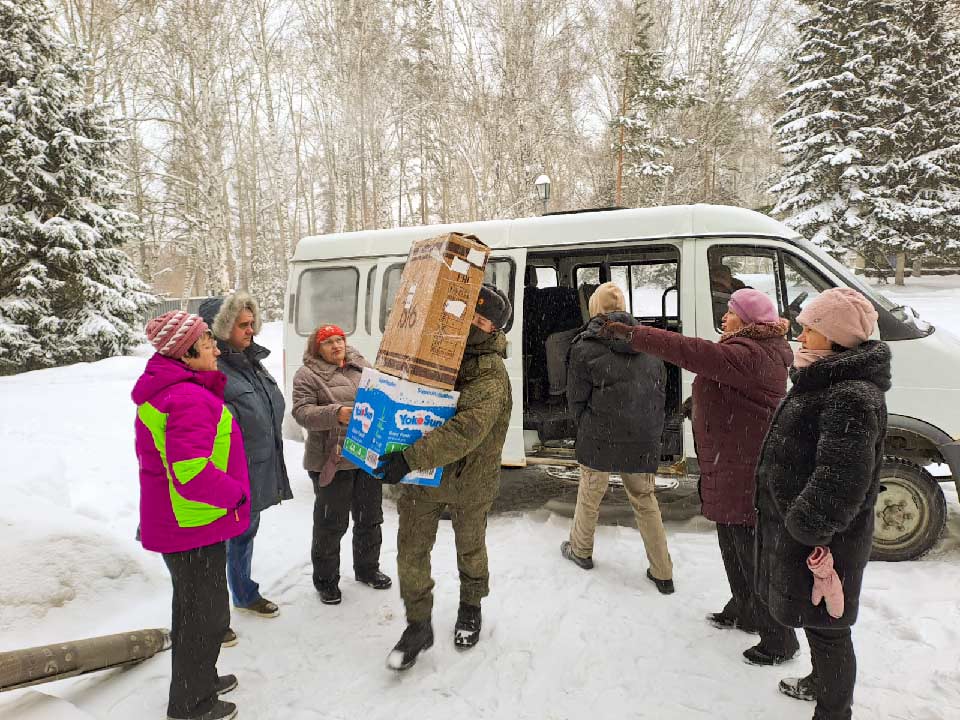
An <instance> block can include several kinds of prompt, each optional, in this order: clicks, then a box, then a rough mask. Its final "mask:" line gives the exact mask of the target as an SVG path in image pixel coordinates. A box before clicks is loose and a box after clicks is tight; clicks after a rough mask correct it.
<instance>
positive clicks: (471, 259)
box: [467, 248, 487, 268]
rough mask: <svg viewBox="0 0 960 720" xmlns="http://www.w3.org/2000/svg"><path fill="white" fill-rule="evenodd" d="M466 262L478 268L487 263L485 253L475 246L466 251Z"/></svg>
mask: <svg viewBox="0 0 960 720" xmlns="http://www.w3.org/2000/svg"><path fill="white" fill-rule="evenodd" d="M467 262H468V263H470V264H471V265H476V266H477V267H478V268H482V267H483V266H484V265H486V264H487V254H486V253H485V252H481V251H480V250H477V249H476V248H472V249H471V250H470V252H468V253H467Z"/></svg>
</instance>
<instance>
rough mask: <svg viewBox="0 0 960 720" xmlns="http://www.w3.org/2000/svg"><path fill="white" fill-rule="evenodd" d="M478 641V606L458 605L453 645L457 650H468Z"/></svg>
mask: <svg viewBox="0 0 960 720" xmlns="http://www.w3.org/2000/svg"><path fill="white" fill-rule="evenodd" d="M479 640H480V606H479V605H468V604H467V603H460V610H458V611H457V624H456V625H455V626H454V628H453V644H454V645H455V646H456V648H457V649H458V650H468V649H469V648H472V647H473V646H474V645H476V644H477V642H479Z"/></svg>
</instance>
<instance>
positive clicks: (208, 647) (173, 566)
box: [163, 542, 230, 718]
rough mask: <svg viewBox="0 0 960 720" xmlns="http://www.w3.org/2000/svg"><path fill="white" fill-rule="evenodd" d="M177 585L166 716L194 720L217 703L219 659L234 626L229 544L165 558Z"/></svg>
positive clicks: (171, 634) (174, 588)
mask: <svg viewBox="0 0 960 720" xmlns="http://www.w3.org/2000/svg"><path fill="white" fill-rule="evenodd" d="M163 560H164V562H165V563H166V564H167V569H168V570H169V571H170V579H171V581H172V582H173V619H172V622H171V624H170V639H171V641H172V645H173V653H172V654H173V671H172V673H171V677H170V699H169V701H168V703H167V715H169V716H170V717H175V718H191V717H196V716H198V715H202V714H203V713H205V712H207V711H208V710H210V708H212V707H213V705H214V703H216V701H217V692H216V685H217V658H218V657H219V656H220V643H221V642H222V641H223V634H224V633H225V632H226V630H227V628H228V627H229V626H230V600H229V597H228V594H227V548H226V543H222V542H219V543H216V544H215V545H207V546H206V547H201V548H195V549H193V550H186V551H184V552H178V553H167V554H165V555H164V556H163Z"/></svg>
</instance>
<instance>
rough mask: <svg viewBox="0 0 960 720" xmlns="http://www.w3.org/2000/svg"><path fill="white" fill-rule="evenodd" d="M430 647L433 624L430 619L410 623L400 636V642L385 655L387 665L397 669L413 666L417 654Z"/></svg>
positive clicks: (431, 645) (431, 644)
mask: <svg viewBox="0 0 960 720" xmlns="http://www.w3.org/2000/svg"><path fill="white" fill-rule="evenodd" d="M430 647H433V625H431V624H430V621H429V620H425V621H424V622H416V623H410V624H409V625H407V629H406V630H404V631H403V635H401V636H400V642H398V643H397V644H396V645H395V646H394V648H393V650H391V651H390V654H389V655H387V667H388V668H390V669H391V670H397V671H399V670H406V669H407V668H409V667H413V665H414V663H416V662H417V655H419V654H420V653H422V652H423V651H424V650H426V649H428V648H430Z"/></svg>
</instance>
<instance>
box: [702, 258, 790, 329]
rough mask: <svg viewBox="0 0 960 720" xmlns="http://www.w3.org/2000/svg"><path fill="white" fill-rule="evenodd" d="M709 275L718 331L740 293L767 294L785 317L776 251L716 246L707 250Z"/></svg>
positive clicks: (715, 324)
mask: <svg viewBox="0 0 960 720" xmlns="http://www.w3.org/2000/svg"><path fill="white" fill-rule="evenodd" d="M707 265H708V268H709V273H710V297H711V299H712V301H713V325H714V327H715V328H716V329H717V330H719V329H720V322H721V320H722V319H723V316H724V315H725V314H726V312H727V303H729V302H730V296H731V295H733V293H735V292H736V291H737V290H742V289H743V288H753V289H754V290H759V291H760V292H763V293H766V294H767V295H768V296H769V297H770V299H771V300H773V302H774V305H776V307H777V312H779V313H780V315H781V316H782V315H783V313H784V302H783V295H782V287H781V285H780V283H779V282H777V276H778V275H779V262H778V254H777V251H776V250H775V249H773V248H760V247H750V246H748V245H727V246H723V245H714V246H713V247H711V248H710V249H709V250H708V251H707Z"/></svg>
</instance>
